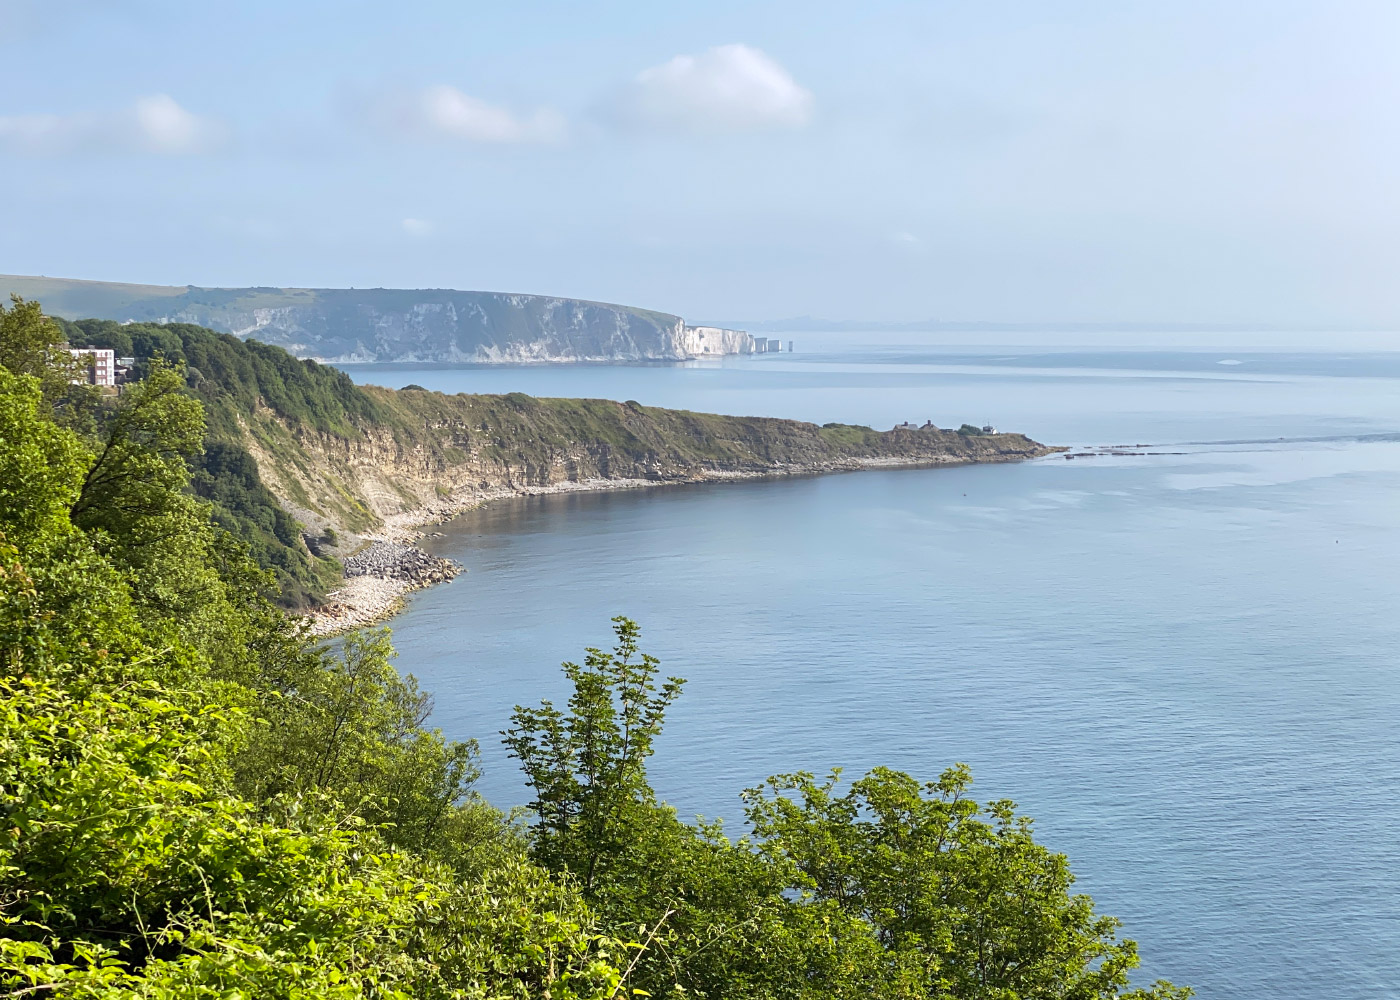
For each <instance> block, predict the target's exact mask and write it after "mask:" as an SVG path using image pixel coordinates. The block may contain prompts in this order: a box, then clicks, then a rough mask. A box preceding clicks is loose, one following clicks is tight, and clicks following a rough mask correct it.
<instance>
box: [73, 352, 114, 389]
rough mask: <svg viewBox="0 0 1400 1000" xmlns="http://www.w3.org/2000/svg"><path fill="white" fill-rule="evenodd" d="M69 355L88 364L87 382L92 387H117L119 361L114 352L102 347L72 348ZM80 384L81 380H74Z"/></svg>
mask: <svg viewBox="0 0 1400 1000" xmlns="http://www.w3.org/2000/svg"><path fill="white" fill-rule="evenodd" d="M68 353H69V354H71V355H73V357H75V358H77V359H78V360H79V361H83V362H86V364H87V380H86V381H87V382H88V384H90V385H116V384H117V359H116V353H115V352H114V351H109V350H107V349H106V348H102V347H70V348H68ZM73 381H74V382H80V381H82V380H80V379H74V380H73Z"/></svg>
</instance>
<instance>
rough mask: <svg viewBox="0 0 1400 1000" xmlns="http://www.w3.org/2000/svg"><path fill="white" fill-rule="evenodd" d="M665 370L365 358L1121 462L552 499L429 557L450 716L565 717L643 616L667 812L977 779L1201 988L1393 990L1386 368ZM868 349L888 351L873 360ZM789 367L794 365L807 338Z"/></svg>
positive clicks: (1397, 989)
mask: <svg viewBox="0 0 1400 1000" xmlns="http://www.w3.org/2000/svg"><path fill="white" fill-rule="evenodd" d="M794 339H796V340H797V341H798V348H799V353H796V354H792V355H775V356H760V357H756V358H747V359H731V360H728V361H726V362H724V363H705V364H687V365H676V366H630V367H629V366H587V367H546V368H506V369H501V368H471V367H467V368H463V367H456V368H446V367H427V366H417V367H413V366H353V367H351V366H347V370H349V371H351V373H352V374H353V375H354V377H355V378H356V379H357V380H358V381H364V382H375V383H378V384H385V385H393V386H399V385H403V384H406V383H410V382H412V383H417V384H419V385H423V386H426V387H428V388H433V389H442V390H444V391H449V392H458V391H470V392H506V391H512V390H519V391H523V392H528V393H532V394H537V395H559V396H600V397H609V398H619V399H628V398H630V399H637V400H640V401H641V402H643V403H648V404H657V405H667V406H680V407H685V408H690V409H700V410H713V411H719V412H726V413H737V414H762V415H774V416H788V417H798V418H803V419H810V420H820V421H826V420H842V421H849V422H857V423H868V424H872V425H874V426H877V427H888V426H890V425H892V424H893V423H895V422H897V421H899V420H905V419H909V420H916V421H919V422H922V421H923V420H925V419H932V420H933V421H934V422H935V423H937V424H939V425H942V426H948V425H952V426H956V425H958V424H960V423H962V422H963V421H965V420H966V421H972V422H975V423H979V424H980V423H983V422H992V423H995V424H997V425H998V426H1000V427H1002V428H1003V429H1014V430H1020V431H1025V432H1026V433H1028V434H1030V435H1031V436H1033V437H1036V438H1038V439H1040V440H1042V441H1046V442H1050V443H1055V444H1067V445H1073V446H1094V445H1119V444H1131V445H1139V444H1141V445H1148V446H1151V447H1148V448H1142V449H1134V450H1142V451H1150V452H1153V453H1154V454H1148V455H1141V456H1131V457H1098V458H1081V459H1075V460H1072V461H1066V460H1065V459H1063V458H1062V457H1058V456H1057V457H1054V458H1049V459H1044V460H1039V461H1035V462H1029V463H1023V464H1017V465H1005V466H981V467H967V468H954V469H935V470H898V471H872V472H862V473H854V474H845V475H834V476H827V477H820V478H806V479H795V480H785V481H772V482H748V483H742V484H734V485H715V486H697V487H677V488H663V489H657V490H649V491H639V492H628V493H613V494H593V495H575V496H557V497H540V498H531V499H525V500H519V501H509V502H502V503H499V504H496V505H493V506H489V507H486V508H484V509H481V510H479V511H475V512H472V513H469V514H467V515H465V516H463V517H461V518H459V519H458V520H457V521H455V522H453V523H452V524H450V525H447V526H444V528H443V529H442V530H443V532H444V533H443V535H442V536H441V537H437V538H431V539H429V543H430V546H431V547H432V548H433V549H435V550H436V551H438V552H440V553H442V554H445V555H450V556H452V557H453V558H456V559H458V560H460V561H461V562H463V563H464V564H465V565H466V567H467V570H468V572H467V573H466V574H465V575H464V576H462V577H460V578H458V579H457V580H456V581H454V582H453V583H451V584H449V585H447V586H443V587H439V588H436V589H433V590H429V591H426V592H423V593H421V594H419V595H417V596H416V597H415V598H414V599H413V601H412V603H411V605H410V608H409V610H408V611H407V612H406V613H405V614H404V615H403V616H402V617H400V618H399V619H398V620H397V621H396V622H395V625H394V627H395V637H396V643H397V645H398V648H399V650H400V653H401V660H400V666H401V667H402V668H403V669H406V670H408V671H411V672H413V673H414V674H416V675H417V676H418V677H419V679H420V680H421V681H422V683H423V684H424V686H425V687H426V688H427V689H429V690H431V691H433V692H434V693H435V694H436V698H437V708H436V712H435V721H436V723H437V724H438V725H440V726H442V728H443V729H444V730H445V731H446V732H447V733H448V734H449V735H451V736H453V737H476V738H478V739H479V740H480V741H481V744H482V752H483V759H484V763H485V768H486V774H485V777H484V779H483V780H482V782H481V785H480V787H481V789H482V791H483V792H485V793H486V795H487V796H488V797H489V798H491V799H492V800H493V801H494V802H496V803H497V804H500V805H510V804H513V803H519V802H521V801H523V800H524V798H525V793H524V789H523V786H522V784H521V782H520V779H519V775H518V773H517V772H516V771H515V769H514V767H513V765H512V762H511V761H509V760H508V759H507V758H506V757H505V756H504V754H503V752H502V750H501V748H500V745H499V742H498V737H497V736H496V733H497V731H498V730H500V729H502V728H504V726H505V725H506V724H507V720H508V718H509V715H510V712H511V709H512V706H513V705H515V704H517V703H522V702H523V703H533V702H536V701H538V700H539V699H540V698H542V697H553V698H555V699H561V698H563V697H564V696H565V693H566V692H565V687H564V685H563V684H562V683H561V675H560V673H559V670H558V664H559V662H560V661H561V660H564V659H570V658H573V659H576V658H578V657H580V656H581V655H582V652H583V648H584V646H587V645H603V644H606V642H607V640H608V638H609V632H608V619H609V617H610V616H612V615H615V614H627V615H629V616H631V617H634V618H636V619H638V620H639V621H640V622H641V623H642V626H643V634H644V637H645V639H646V643H645V646H646V648H647V649H649V650H650V651H651V652H653V653H655V654H656V655H658V656H660V657H661V658H662V660H663V668H664V670H665V671H666V672H669V673H674V674H679V675H680V676H683V677H686V678H688V679H689V684H688V685H687V687H686V690H685V694H684V695H683V696H682V699H681V701H680V702H679V703H678V705H677V706H676V708H675V709H674V711H673V715H672V718H671V722H670V725H669V726H668V729H667V732H666V733H665V735H664V736H663V738H662V740H661V743H660V746H659V749H658V753H657V756H656V758H655V760H654V764H653V768H652V773H653V779H654V784H655V785H656V786H657V788H658V790H659V791H660V792H661V794H662V795H663V796H664V797H665V798H667V799H668V800H669V801H670V802H671V803H673V804H674V805H676V806H677V807H678V808H679V809H680V811H681V813H682V814H683V815H690V814H703V815H705V816H708V817H713V816H722V817H724V818H725V819H726V820H727V821H728V822H729V825H730V827H731V829H732V830H733V831H735V832H738V831H739V830H740V829H741V828H742V814H741V812H740V809H739V804H738V799H737V793H738V792H739V790H740V789H742V788H744V787H746V786H749V785H753V784H755V783H757V782H759V781H760V780H762V779H763V778H764V777H765V776H766V775H768V774H772V773H776V772H781V771H790V770H797V769H805V770H811V771H816V772H825V771H827V770H829V769H830V768H832V767H836V766H839V767H844V768H845V769H846V770H847V773H848V774H854V773H859V772H861V771H863V770H864V769H866V768H869V767H871V766H874V765H877V764H888V765H892V766H894V767H899V768H903V769H905V770H908V771H911V772H913V773H915V774H916V775H920V776H927V777H933V776H935V775H936V774H937V773H938V772H939V771H940V770H941V769H942V768H943V767H945V766H946V765H948V764H949V763H952V762H954V761H965V762H967V763H968V764H969V765H971V766H972V768H973V771H974V773H975V775H976V777H977V783H978V787H979V789H980V793H981V795H982V797H983V798H993V797H1001V796H1006V797H1010V798H1013V799H1015V800H1016V801H1017V802H1018V803H1020V805H1021V807H1022V808H1023V809H1024V811H1025V812H1027V813H1029V814H1030V815H1032V816H1034V817H1036V821H1037V823H1036V825H1037V830H1038V832H1039V835H1040V837H1041V839H1042V840H1044V841H1045V842H1046V843H1048V844H1050V845H1051V846H1053V847H1054V848H1056V849H1058V850H1062V851H1064V852H1066V853H1067V854H1068V855H1069V856H1070V858H1071V860H1072V863H1073V865H1074V868H1075V871H1076V872H1077V873H1078V876H1079V887H1080V888H1081V889H1082V890H1084V891H1087V892H1089V893H1090V894H1092V895H1093V896H1094V897H1095V898H1096V900H1097V901H1098V903H1099V906H1100V908H1101V909H1102V910H1103V911H1105V912H1108V913H1112V914H1115V915H1117V916H1119V917H1121V918H1123V920H1124V921H1125V924H1126V928H1125V932H1126V933H1127V934H1128V935H1129V936H1131V937H1134V938H1136V939H1137V940H1138V941H1139V942H1140V944H1141V946H1142V951H1143V954H1144V957H1145V961H1144V967H1143V970H1142V973H1141V975H1140V981H1142V982H1148V981H1150V980H1151V979H1152V978H1155V977H1157V976H1165V977H1170V978H1172V979H1173V980H1175V981H1176V982H1178V983H1186V984H1191V985H1193V986H1195V987H1196V988H1197V989H1198V991H1199V993H1200V995H1201V996H1203V997H1207V998H1231V1000H1234V998H1260V1000H1264V998H1269V1000H1277V998H1290V1000H1294V998H1295V1000H1317V998H1322V997H1329V998H1337V1000H1362V998H1364V1000H1375V998H1378V997H1382V996H1397V995H1400V732H1397V720H1400V616H1397V614H1396V609H1397V607H1400V354H1359V353H1355V354H1348V353H1344V352H1332V353H1325V352H1316V353H1260V352H1246V351H1237V352H1215V353H1201V352H1192V353H1181V352H1175V353H1174V352H1168V351H1132V352H1109V351H1103V350H1097V351H1069V350H1065V351H1047V350H1045V349H1043V348H1042V349H1036V350H1016V349H1014V348H1008V349H998V350H987V349H981V350H973V349H963V350H957V349H950V348H946V347H934V346H930V345H928V344H920V343H919V342H918V338H916V337H909V336H904V337H902V338H901V341H900V342H898V343H884V344H881V343H878V342H871V343H863V342H861V340H860V339H859V338H857V337H852V336H845V337H833V336H828V337H824V338H819V337H813V336H807V337H798V336H794ZM875 340H876V341H878V340H879V338H878V337H876V338H875ZM804 348H805V350H804Z"/></svg>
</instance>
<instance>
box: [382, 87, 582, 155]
mask: <svg viewBox="0 0 1400 1000" xmlns="http://www.w3.org/2000/svg"><path fill="white" fill-rule="evenodd" d="M369 116H370V119H371V121H372V122H373V123H374V124H375V125H377V126H378V127H380V128H381V129H383V130H385V131H388V132H393V133H398V134H401V135H407V136H413V137H416V138H422V139H457V140H461V141H464V142H475V143H489V144H497V145H507V144H514V143H548V142H558V141H560V140H561V139H562V138H563V137H564V133H565V122H564V118H563V116H562V115H560V114H559V113H558V112H557V111H554V110H552V109H550V108H536V109H534V110H532V111H529V112H517V111H513V110H511V109H509V108H506V107H503V106H501V105H498V104H491V103H489V102H487V101H483V100H481V99H480V98H477V97H472V96H471V95H469V94H464V93H462V91H460V90H458V89H457V88H456V87H452V86H449V85H447V84H445V83H442V84H435V85H433V86H431V87H423V88H421V89H418V90H400V91H396V92H394V93H390V94H387V95H384V96H382V97H380V98H378V99H376V100H374V101H372V102H370V107H369Z"/></svg>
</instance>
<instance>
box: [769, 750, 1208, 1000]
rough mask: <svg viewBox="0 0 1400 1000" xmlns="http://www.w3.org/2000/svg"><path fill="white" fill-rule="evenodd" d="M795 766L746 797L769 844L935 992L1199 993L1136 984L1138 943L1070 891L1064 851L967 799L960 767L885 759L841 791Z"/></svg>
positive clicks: (997, 810)
mask: <svg viewBox="0 0 1400 1000" xmlns="http://www.w3.org/2000/svg"><path fill="white" fill-rule="evenodd" d="M838 778H839V772H838V774H833V775H832V777H831V778H830V779H829V780H827V781H825V782H817V781H816V780H815V779H814V778H813V777H812V775H810V774H805V773H799V774H791V775H782V776H778V777H774V778H771V779H769V781H768V783H767V785H766V786H764V787H762V788H757V789H750V790H749V791H747V792H745V796H744V797H745V800H746V802H747V804H748V816H749V819H750V822H751V823H752V824H753V828H754V832H755V834H756V835H757V836H758V837H759V838H760V843H761V845H762V850H763V851H764V852H765V853H766V854H768V855H769V856H771V857H774V858H776V859H780V860H782V861H786V862H791V863H793V864H794V865H795V867H796V869H797V870H798V871H800V872H801V873H802V875H803V876H804V877H803V879H802V880H801V881H800V882H797V883H795V884H794V886H793V889H794V890H796V891H800V892H802V893H803V894H804V898H805V899H808V900H812V901H815V902H829V903H834V904H836V905H837V906H839V907H840V908H841V909H842V910H843V911H844V912H846V913H848V914H850V915H852V916H856V917H859V918H860V919H861V920H863V921H865V922H866V923H868V924H869V925H870V926H871V927H872V928H874V930H875V933H876V936H877V938H878V940H879V942H880V944H881V945H882V946H883V947H884V948H885V949H886V951H887V952H888V953H889V954H890V955H891V956H892V958H893V959H894V960H895V964H896V965H897V966H898V967H899V968H901V969H902V970H905V971H906V972H907V971H910V970H917V972H918V973H919V974H920V975H921V977H922V978H923V980H924V984H925V988H926V990H927V992H928V995H929V996H935V997H950V998H958V1000H964V998H966V1000H973V998H976V1000H1030V998H1042V997H1043V998H1046V1000H1051V998H1055V1000H1058V998H1065V997H1073V998H1082V1000H1090V998H1093V1000H1098V998H1110V997H1119V996H1130V997H1149V996H1150V997H1154V998H1170V997H1185V996H1189V995H1190V991H1189V990H1177V989H1175V988H1173V987H1171V986H1170V984H1166V983H1159V984H1157V986H1155V987H1153V988H1152V989H1151V990H1149V991H1145V992H1144V991H1137V990H1133V991H1129V990H1128V973H1129V972H1130V971H1131V970H1132V969H1134V968H1136V967H1137V964H1138V954H1137V945H1136V943H1135V942H1133V941H1130V940H1118V939H1117V937H1116V934H1117V931H1118V928H1119V926H1120V922H1119V921H1118V920H1116V919H1114V918H1113V917H1106V916H1102V915H1100V914H1098V913H1096V912H1095V911H1094V905H1093V900H1091V899H1090V898H1089V897H1088V896H1085V895H1072V894H1071V892H1070V886H1071V885H1072V884H1073V881H1074V877H1073V875H1072V874H1071V873H1070V870H1069V863H1068V861H1067V860H1066V858H1065V856H1064V855H1062V854H1056V853H1054V852H1052V851H1050V850H1048V849H1047V848H1045V847H1044V846H1042V845H1041V844H1038V843H1036V841H1035V839H1034V837H1033V836H1032V832H1031V821H1030V820H1029V819H1027V818H1025V817H1024V816H1018V815H1017V814H1016V811H1015V805H1014V803H1012V802H1009V801H1005V800H1002V801H996V802H992V803H990V804H989V805H987V806H986V807H985V808H984V807H982V806H979V805H978V804H977V803H976V802H975V801H973V800H972V799H970V798H969V797H968V796H967V791H968V788H969V786H970V784H971V781H972V777H971V774H970V773H969V772H968V770H967V768H966V767H965V766H962V765H958V766H956V767H953V768H950V769H949V770H947V771H945V772H944V773H943V775H942V776H941V777H940V778H939V780H938V781H935V782H928V783H923V784H921V783H919V782H918V781H916V780H915V779H913V778H911V777H910V776H909V775H907V774H904V773H902V772H899V771H893V770H890V769H888V768H877V769H875V770H874V771H871V772H870V773H869V774H867V775H866V776H865V777H864V778H861V779H860V780H859V781H856V782H854V783H853V784H852V785H851V787H850V789H849V791H847V792H846V793H845V794H844V795H838V794H837V793H836V790H837V780H838Z"/></svg>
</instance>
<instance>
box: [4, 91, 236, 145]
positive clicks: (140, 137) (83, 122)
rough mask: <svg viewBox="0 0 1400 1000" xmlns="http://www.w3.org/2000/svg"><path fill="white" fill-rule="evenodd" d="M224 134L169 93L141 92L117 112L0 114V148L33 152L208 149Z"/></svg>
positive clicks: (210, 119)
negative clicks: (140, 95) (151, 93)
mask: <svg viewBox="0 0 1400 1000" xmlns="http://www.w3.org/2000/svg"><path fill="white" fill-rule="evenodd" d="M226 137H227V129H226V128H225V127H224V125H223V124H222V123H220V122H218V121H216V120H215V119H212V118H206V117H204V116H201V115H196V114H194V113H192V112H190V111H187V110H185V109H184V108H183V107H181V106H180V105H179V103H178V102H176V101H175V99H174V98H172V97H170V96H169V95H168V94H153V95H151V96H149V97H142V98H140V99H139V100H137V101H136V102H135V103H133V104H131V105H130V106H128V107H125V108H121V109H118V110H116V111H103V112H98V111H80V112H75V113H73V114H66V115H53V114H38V115H4V116H0V148H4V149H9V150H12V151H14V152H19V153H29V154H35V155H44V154H58V153H71V152H94V151H113V150H115V151H122V152H144V153H159V154H185V153H201V152H207V151H209V150H211V149H213V148H215V147H217V146H219V145H220V144H221V143H222V142H223V140H224V139H225V138H226Z"/></svg>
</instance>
